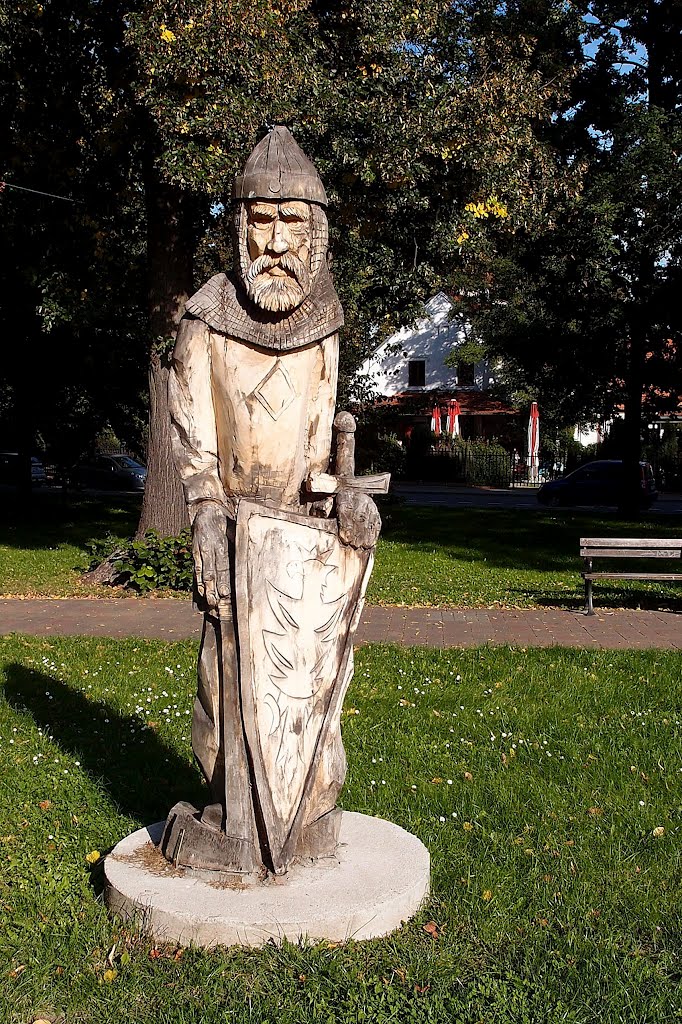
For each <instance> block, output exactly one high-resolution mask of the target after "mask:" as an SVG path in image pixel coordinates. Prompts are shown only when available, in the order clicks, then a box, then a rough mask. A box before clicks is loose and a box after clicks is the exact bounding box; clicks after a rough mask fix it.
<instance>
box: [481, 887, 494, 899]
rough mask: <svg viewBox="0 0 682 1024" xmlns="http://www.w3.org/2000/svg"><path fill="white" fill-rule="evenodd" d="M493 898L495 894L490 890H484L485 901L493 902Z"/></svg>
mask: <svg viewBox="0 0 682 1024" xmlns="http://www.w3.org/2000/svg"><path fill="white" fill-rule="evenodd" d="M492 898H493V894H492V892H491V891H490V889H484V890H483V899H484V900H486V901H487V900H491V899H492Z"/></svg>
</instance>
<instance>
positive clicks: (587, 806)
mask: <svg viewBox="0 0 682 1024" xmlns="http://www.w3.org/2000/svg"><path fill="white" fill-rule="evenodd" d="M681 681H682V657H681V656H680V654H679V653H676V652H667V653H663V652H653V651H639V652H632V651H630V652H627V651H603V652H593V651H579V650H563V649H560V648H554V649H552V650H544V651H538V650H519V649H515V650H514V649H511V650H510V649H508V648H507V649H500V648H497V649H496V648H483V649H478V650H466V651H461V650H450V651H437V650H426V649H423V648H413V649H411V650H409V651H408V650H403V649H400V648H397V647H390V646H373V647H363V648H360V650H358V652H357V654H356V671H355V678H354V680H353V682H352V683H351V686H350V690H349V693H348V698H347V709H348V710H349V709H350V708H353V709H354V711H355V712H357V713H353V714H346V715H344V717H343V736H344V744H345V747H346V751H347V755H348V769H349V770H348V777H347V781H346V786H345V788H344V790H343V793H342V804H343V807H344V808H345V809H347V810H352V811H359V812H362V813H365V814H371V815H375V816H379V817H381V818H384V819H387V820H389V821H394V822H396V823H397V824H399V825H400V826H402V827H403V828H406V829H407V830H409V831H410V832H412V833H413V834H415V835H417V836H418V837H419V838H420V839H421V840H422V842H424V843H425V844H426V845H427V847H428V849H429V851H430V854H431V867H432V876H431V896H430V898H429V900H428V902H427V903H426V905H425V907H424V908H423V910H422V911H421V913H420V914H419V915H418V916H417V917H416V918H415V919H414V920H412V921H410V922H408V923H406V924H405V925H404V926H403V927H402V928H401V929H400V930H399V931H398V932H396V933H395V934H394V935H392V936H389V937H387V938H385V939H378V940H373V941H370V942H354V941H352V940H350V941H349V942H348V943H346V944H344V945H342V946H338V945H336V944H333V945H331V946H330V944H329V943H327V942H320V943H317V944H313V943H310V942H302V943H296V944H294V943H285V944H283V945H282V946H277V945H275V944H274V943H269V944H267V945H266V946H265V947H263V948H262V949H257V950H249V949H239V948H235V949H230V950H226V949H220V948H217V949H212V950H203V949H200V948H196V947H191V948H187V949H185V950H184V951H183V952H182V953H179V952H178V951H177V950H176V948H175V946H173V945H164V944H163V943H154V942H153V940H151V939H148V938H146V937H144V935H142V934H140V932H139V931H138V930H136V929H134V928H131V927H128V926H126V925H124V924H122V922H121V921H120V920H119V919H116V918H112V917H110V915H109V914H108V913H107V911H106V908H105V907H104V905H103V902H102V900H101V897H100V896H99V895H98V893H99V892H100V887H101V881H102V869H101V864H99V865H95V866H94V867H92V868H91V867H90V864H89V863H88V861H87V859H86V858H87V856H88V855H89V854H91V853H92V852H93V851H96V850H97V851H100V852H102V853H103V852H104V851H105V850H107V849H108V848H110V847H111V846H113V845H114V844H115V843H116V842H118V841H119V840H120V839H121V838H123V837H124V836H125V835H127V834H128V833H129V832H131V831H132V830H133V829H135V828H139V827H140V826H143V825H147V824H149V823H150V822H153V821H159V820H162V819H163V818H164V817H165V815H166V814H167V813H168V810H169V808H170V807H172V806H173V804H174V803H175V802H176V801H177V800H180V799H184V800H189V801H191V802H192V803H194V804H195V805H196V806H203V803H204V802H205V795H204V789H203V786H202V783H201V781H200V777H199V772H198V769H197V768H196V766H195V765H194V764H193V763H192V756H191V750H190V738H189V722H190V719H191V712H192V703H193V699H194V689H195V685H196V644H194V643H191V642H186V643H174V644H170V643H163V642H160V641H145V640H140V639H135V640H106V639H102V638H86V637H73V638H49V639H38V638H27V637H18V636H14V637H4V638H2V639H0V777H1V778H2V780H3V784H4V790H5V794H6V798H5V799H4V800H3V801H2V802H0V835H1V836H2V837H3V843H2V845H3V867H4V870H3V871H1V872H0V900H2V905H3V912H4V915H5V920H4V926H3V928H2V929H1V930H0V958H1V959H2V963H3V970H2V972H1V973H0V1005H2V1007H3V1024H25V1022H26V1021H33V1020H36V1019H39V1018H45V1019H52V1020H59V1019H60V1018H61V1019H63V1020H65V1021H69V1022H71V1021H79V1022H80V1021H82V1022H83V1024H86V1022H87V1024H96V1022H99V1021H125V1022H126V1024H157V1022H161V1021H163V1022H164V1024H170V1022H174V1024H175V1022H177V1024H180V1022H182V1024H197V1022H199V1021H201V1024H224V1022H225V1021H226V1020H230V1021H231V1022H233V1024H252V1022H254V1021H258V1022H259V1024H260V1022H262V1024H266V1022H269V1024H274V1022H275V1021H276V1022H278V1024H331V1022H332V1021H335V1022H338V1024H356V1022H358V1021H365V1022H368V1024H369V1022H372V1024H396V1022H401V1024H402V1022H413V1024H453V1022H457V1024H471V1022H474V1021H477V1022H478V1021H480V1022H484V1024H508V1022H509V1021H511V1020H513V1021H514V1022H517V1021H518V1022H521V1021H523V1022H528V1024H623V1022H628V1024H631V1022H635V1021H636V1022H637V1024H660V1022H662V1021H666V1022H672V1021H674V1020H676V1019H677V1017H678V1016H679V1014H678V1011H679V959H680V948H682V945H681V944H682V907H681V905H680V886H679V849H680V827H681V822H680V813H681V812H680V799H679V786H676V785H675V779H677V778H679V776H678V775H677V768H678V766H679V763H680V754H681V748H680V712H679V708H680V702H681V700H682V690H681ZM658 829H662V830H663V832H662V834H660V832H659V833H658V834H654V830H658ZM431 922H433V923H431ZM425 926H428V929H429V930H425ZM105 972H110V973H107V974H105ZM114 972H115V973H114Z"/></svg>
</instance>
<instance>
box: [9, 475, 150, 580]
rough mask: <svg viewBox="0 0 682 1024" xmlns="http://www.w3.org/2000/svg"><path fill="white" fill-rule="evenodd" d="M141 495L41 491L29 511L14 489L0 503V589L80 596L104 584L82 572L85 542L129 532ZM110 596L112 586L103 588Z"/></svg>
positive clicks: (85, 555)
mask: <svg viewBox="0 0 682 1024" xmlns="http://www.w3.org/2000/svg"><path fill="white" fill-rule="evenodd" d="M140 504H141V498H140V497H139V496H137V495H130V496H128V495H124V496H115V497H113V496H112V497H102V498H88V497H82V498H78V497H76V496H74V495H68V496H67V497H64V496H63V495H62V493H61V491H58V490H54V491H49V492H48V491H45V492H43V493H40V492H38V493H37V494H36V495H35V496H34V499H33V502H32V506H31V508H30V510H29V511H28V512H23V513H20V512H18V511H17V509H16V507H15V498H14V495H13V494H11V493H10V494H5V495H3V502H2V504H1V505H0V594H21V595H30V596H41V595H42V596H46V595H47V596H57V597H68V596H73V597H78V596H80V597H82V596H83V595H85V594H89V593H90V594H92V593H97V592H98V591H99V592H100V593H101V591H102V590H103V589H104V588H96V587H88V586H86V585H84V584H83V583H82V582H81V580H80V574H81V572H82V570H83V569H84V568H85V567H86V566H87V563H88V552H87V550H86V544H87V543H88V541H90V540H94V539H102V538H104V537H105V536H106V535H107V534H109V533H110V534H112V535H113V536H115V537H120V538H121V539H123V538H124V537H130V536H132V534H133V533H134V532H135V528H136V526H137V521H138V519H139V517H140ZM105 593H108V594H109V596H111V593H112V592H111V590H109V591H105Z"/></svg>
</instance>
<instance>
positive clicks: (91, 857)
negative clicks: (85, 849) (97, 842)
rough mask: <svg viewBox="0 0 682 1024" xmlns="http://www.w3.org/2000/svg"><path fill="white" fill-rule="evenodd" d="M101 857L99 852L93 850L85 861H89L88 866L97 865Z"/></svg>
mask: <svg viewBox="0 0 682 1024" xmlns="http://www.w3.org/2000/svg"><path fill="white" fill-rule="evenodd" d="M101 856H102V855H101V853H100V852H99V850H91V852H90V853H88V854H87V855H86V857H85V859H86V860H87V862H88V864H95V863H96V862H97V861H98V860H99V859H100V857H101Z"/></svg>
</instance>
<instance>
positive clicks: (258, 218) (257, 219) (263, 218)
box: [250, 213, 275, 227]
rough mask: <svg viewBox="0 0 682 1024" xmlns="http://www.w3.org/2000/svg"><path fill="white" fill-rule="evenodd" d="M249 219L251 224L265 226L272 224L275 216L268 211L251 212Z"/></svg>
mask: <svg viewBox="0 0 682 1024" xmlns="http://www.w3.org/2000/svg"><path fill="white" fill-rule="evenodd" d="M250 219H251V223H252V224H258V225H260V226H263V227H265V226H267V225H268V224H272V222H273V220H274V219H275V218H274V217H271V216H270V214H268V213H252V214H251V218H250Z"/></svg>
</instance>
